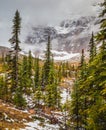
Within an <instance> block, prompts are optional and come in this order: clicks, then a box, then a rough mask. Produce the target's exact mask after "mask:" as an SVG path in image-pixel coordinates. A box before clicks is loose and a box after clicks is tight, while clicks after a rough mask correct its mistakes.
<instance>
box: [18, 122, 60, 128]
mask: <svg viewBox="0 0 106 130" xmlns="http://www.w3.org/2000/svg"><path fill="white" fill-rule="evenodd" d="M40 124H41V122H40V121H38V120H37V121H34V122H29V123H26V124H25V125H27V127H26V128H25V129H20V130H59V126H58V125H52V124H48V123H47V122H46V123H44V126H43V125H42V126H41V125H40Z"/></svg>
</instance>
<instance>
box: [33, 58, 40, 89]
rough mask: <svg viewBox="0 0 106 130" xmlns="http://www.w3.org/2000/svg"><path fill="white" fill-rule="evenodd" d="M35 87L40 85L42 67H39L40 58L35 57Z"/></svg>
mask: <svg viewBox="0 0 106 130" xmlns="http://www.w3.org/2000/svg"><path fill="white" fill-rule="evenodd" d="M34 81H35V88H36V87H38V86H39V85H40V68H39V58H37V59H35V76H34Z"/></svg>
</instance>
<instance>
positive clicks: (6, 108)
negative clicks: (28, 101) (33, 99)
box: [0, 100, 32, 130]
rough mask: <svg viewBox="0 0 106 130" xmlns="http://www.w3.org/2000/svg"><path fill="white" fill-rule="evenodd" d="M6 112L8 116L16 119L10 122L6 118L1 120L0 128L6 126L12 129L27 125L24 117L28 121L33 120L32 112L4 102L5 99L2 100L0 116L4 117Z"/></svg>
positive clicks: (16, 129) (0, 102)
mask: <svg viewBox="0 0 106 130" xmlns="http://www.w3.org/2000/svg"><path fill="white" fill-rule="evenodd" d="M4 113H5V114H6V115H7V116H8V118H9V119H13V120H14V121H11V122H9V121H6V120H0V130H3V129H5V128H8V129H10V130H12V128H14V129H15V130H19V128H24V127H25V125H24V123H23V119H24V121H26V122H30V121H32V119H31V118H30V116H31V114H29V113H26V112H23V111H20V110H18V109H14V106H12V105H11V104H7V103H3V101H2V100H0V116H1V117H2V115H3V114H4ZM1 117H0V118H1Z"/></svg>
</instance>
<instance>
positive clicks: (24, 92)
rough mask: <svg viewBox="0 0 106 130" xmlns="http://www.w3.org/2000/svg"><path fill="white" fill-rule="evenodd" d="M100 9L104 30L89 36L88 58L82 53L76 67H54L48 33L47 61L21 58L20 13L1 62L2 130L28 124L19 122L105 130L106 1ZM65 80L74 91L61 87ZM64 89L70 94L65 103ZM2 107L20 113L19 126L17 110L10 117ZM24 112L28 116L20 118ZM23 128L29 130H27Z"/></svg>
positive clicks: (64, 64)
mask: <svg viewBox="0 0 106 130" xmlns="http://www.w3.org/2000/svg"><path fill="white" fill-rule="evenodd" d="M100 6H101V13H100V15H99V16H98V17H100V22H99V24H100V29H99V31H98V33H97V34H94V33H93V32H92V34H91V38H90V41H89V50H88V52H89V58H86V56H85V50H84V49H82V52H81V57H80V62H79V63H78V64H71V62H70V61H63V62H55V60H54V55H53V54H52V51H51V50H52V43H51V35H50V34H49V33H48V35H47V44H46V51H45V55H44V60H42V59H40V58H39V56H38V57H33V56H32V52H31V51H29V53H28V54H27V55H22V54H21V53H20V52H21V50H22V49H21V47H20V45H21V44H22V43H21V40H20V35H21V28H22V18H21V14H20V12H19V11H18V10H16V12H15V15H14V17H13V21H12V24H13V25H12V29H11V32H10V33H11V37H10V39H9V43H10V45H11V49H10V51H9V52H8V54H6V55H4V53H2V55H1V56H0V129H1V130H4V129H5V128H9V129H10V130H11V129H12V128H14V129H19V126H18V125H17V124H18V123H20V122H21V123H22V124H24V123H23V122H24V121H23V122H22V121H21V118H23V119H26V122H27V121H29V122H31V121H36V120H39V121H40V126H43V125H44V124H45V120H49V121H48V122H49V124H53V125H58V128H55V129H51V130H106V18H105V17H106V1H105V0H104V2H103V3H101V4H100ZM98 44H99V45H100V46H99V47H98ZM67 80H68V81H69V82H73V84H72V85H71V87H70V86H68V87H67V86H65V85H63V84H64V83H65V81H67ZM62 86H64V87H65V89H66V99H65V102H64V103H62V100H63V97H62V93H63V90H64V88H62ZM29 98H30V101H28V100H29ZM3 103H4V104H8V105H9V106H11V107H14V109H16V110H19V115H18V114H17V115H18V116H19V117H18V119H17V120H15V119H14V118H13V116H14V117H15V110H14V111H13V114H12V111H11V110H9V111H11V114H10V113H9V111H7V110H6V111H5V108H3V111H2V107H3V106H2V104H3ZM25 110H27V113H28V112H29V113H30V114H29V115H26V117H24V116H25V115H24V114H23V116H22V117H21V115H22V113H23V112H24V111H25ZM30 111H33V112H32V113H31V112H30ZM55 113H57V115H55ZM17 115H16V116H17ZM27 116H28V117H27ZM29 116H31V118H30V119H29ZM59 116H60V117H59ZM27 118H28V119H27ZM13 119H14V121H13ZM9 123H10V124H11V123H13V125H12V126H10V125H9ZM15 123H17V124H16V125H14V124H15ZM43 123H44V124H43ZM46 123H47V122H46ZM20 127H22V128H25V126H24V125H23V126H20ZM43 127H44V126H43ZM35 129H36V128H35ZM40 129H41V130H45V129H43V128H40ZM46 129H47V128H46ZM28 130H29V129H28ZM47 130H48V129H47Z"/></svg>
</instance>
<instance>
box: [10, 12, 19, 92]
mask: <svg viewBox="0 0 106 130" xmlns="http://www.w3.org/2000/svg"><path fill="white" fill-rule="evenodd" d="M20 30H21V17H20V13H19V12H18V10H17V11H16V13H15V16H14V19H13V31H12V38H11V39H10V40H9V41H10V43H11V45H12V49H13V51H12V52H11V65H12V66H11V69H12V70H11V75H12V76H11V77H12V91H15V90H16V88H18V87H19V64H18V53H19V51H20V50H21V49H20V46H19V44H20V40H19V35H20Z"/></svg>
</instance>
